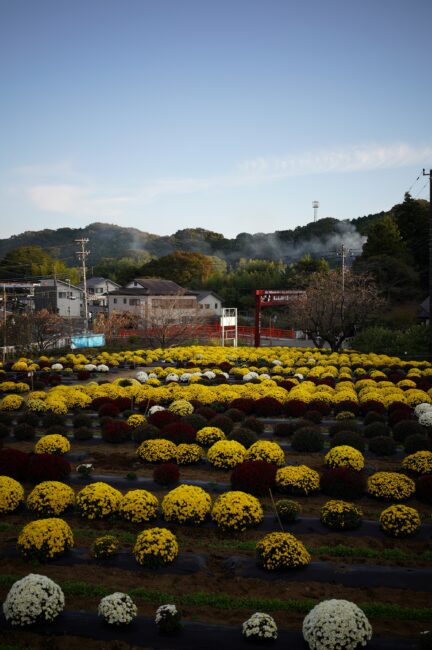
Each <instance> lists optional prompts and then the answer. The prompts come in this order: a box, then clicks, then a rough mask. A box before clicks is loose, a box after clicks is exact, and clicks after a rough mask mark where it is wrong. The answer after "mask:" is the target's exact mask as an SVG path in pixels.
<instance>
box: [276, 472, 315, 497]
mask: <svg viewBox="0 0 432 650" xmlns="http://www.w3.org/2000/svg"><path fill="white" fill-rule="evenodd" d="M276 487H277V489H278V490H279V491H280V492H284V493H285V494H293V495H298V496H303V495H307V494H313V493H314V492H318V490H319V489H320V476H319V474H318V472H316V471H315V470H314V469H311V468H310V467H308V466H307V465H287V466H286V467H281V468H280V469H278V471H277V472H276Z"/></svg>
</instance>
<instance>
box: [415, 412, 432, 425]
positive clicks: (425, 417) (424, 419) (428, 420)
mask: <svg viewBox="0 0 432 650" xmlns="http://www.w3.org/2000/svg"><path fill="white" fill-rule="evenodd" d="M418 423H419V424H421V425H422V427H432V410H430V411H426V412H425V413H422V414H421V415H420V416H419V419H418Z"/></svg>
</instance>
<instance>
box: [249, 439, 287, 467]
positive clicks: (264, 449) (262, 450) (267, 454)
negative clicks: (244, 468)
mask: <svg viewBox="0 0 432 650" xmlns="http://www.w3.org/2000/svg"><path fill="white" fill-rule="evenodd" d="M245 460H264V461H265V462H266V463H272V464H273V465H277V466H278V467H281V466H282V465H283V464H284V463H285V454H284V450H283V449H282V447H281V446H280V445H278V444H277V442H271V441H270V440H258V442H254V444H253V445H251V446H250V447H249V449H248V450H247V452H246V456H245Z"/></svg>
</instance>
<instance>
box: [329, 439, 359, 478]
mask: <svg viewBox="0 0 432 650" xmlns="http://www.w3.org/2000/svg"><path fill="white" fill-rule="evenodd" d="M324 462H325V464H326V465H327V466H328V467H351V468H352V469H355V470H356V471H358V472H359V471H360V470H362V469H363V467H364V457H363V454H362V453H361V452H360V451H358V450H357V449H354V447H350V446H349V445H339V446H338V447H333V448H332V449H330V451H329V452H327V454H326V455H325V457H324Z"/></svg>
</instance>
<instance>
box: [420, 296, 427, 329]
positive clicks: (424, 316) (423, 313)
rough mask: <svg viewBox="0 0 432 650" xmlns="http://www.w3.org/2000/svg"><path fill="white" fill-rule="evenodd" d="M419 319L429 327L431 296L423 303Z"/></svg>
mask: <svg viewBox="0 0 432 650" xmlns="http://www.w3.org/2000/svg"><path fill="white" fill-rule="evenodd" d="M417 318H418V319H419V321H420V322H422V323H423V324H424V325H429V296H428V297H427V298H425V299H424V300H423V302H422V303H421V305H420V310H419V313H418V316H417Z"/></svg>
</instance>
